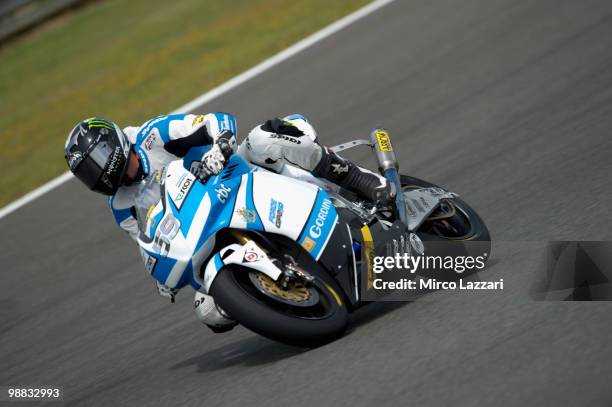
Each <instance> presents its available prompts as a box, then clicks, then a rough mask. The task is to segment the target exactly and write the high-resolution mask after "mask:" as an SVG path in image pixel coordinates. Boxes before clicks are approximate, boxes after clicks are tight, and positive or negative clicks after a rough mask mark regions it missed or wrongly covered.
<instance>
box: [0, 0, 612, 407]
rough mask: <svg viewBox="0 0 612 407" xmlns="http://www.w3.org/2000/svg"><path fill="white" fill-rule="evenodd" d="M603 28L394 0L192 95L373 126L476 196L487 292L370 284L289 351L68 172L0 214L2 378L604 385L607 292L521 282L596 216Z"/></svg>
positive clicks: (604, 209) (520, 392) (547, 389)
mask: <svg viewBox="0 0 612 407" xmlns="http://www.w3.org/2000/svg"><path fill="white" fill-rule="evenodd" d="M611 49H612V2H610V1H609V0H601V1H594V0H585V1H580V2H579V1H574V0H529V1H512V0H466V1H463V2H456V1H450V0H446V1H444V0H441V1H425V0H422V1H416V0H411V1H396V2H394V3H391V4H390V5H388V6H385V7H384V8H382V9H381V10H379V11H377V12H375V13H374V14H372V15H370V16H368V17H366V18H364V19H362V20H360V21H358V22H357V23H355V24H353V25H351V26H350V27H348V28H346V29H344V30H342V31H341V32H339V33H337V34H335V35H333V36H332V37H330V38H328V39H326V40H324V41H322V42H321V43H318V44H317V45H315V46H313V47H311V48H309V49H307V50H306V51H305V52H302V53H300V54H299V55H297V56H295V57H293V58H291V59H290V60H288V61H286V62H284V63H282V64H280V65H278V66H276V67H274V68H273V69H270V70H269V71H267V72H265V73H264V74H262V75H260V76H258V77H256V78H255V79H253V80H251V81H249V82H247V83H246V84H244V85H242V86H240V87H239V88H237V89H235V90H233V91H231V92H229V93H227V94H225V95H224V96H222V97H220V98H218V99H216V100H214V101H213V102H211V103H209V104H207V105H206V106H203V107H202V108H201V109H198V111H199V112H205V111H212V110H225V111H230V112H233V113H235V114H236V115H237V116H238V118H239V121H238V124H239V127H240V135H241V138H242V137H244V136H245V135H246V133H247V132H248V129H249V128H250V127H252V126H253V125H254V124H256V123H257V122H258V121H262V120H264V119H266V118H270V117H273V116H276V115H285V114H289V113H294V112H301V113H303V114H305V115H306V116H308V117H309V118H310V119H311V121H312V122H313V124H314V125H315V128H317V129H318V131H319V135H320V138H321V140H322V142H323V143H326V144H329V145H334V144H337V143H339V142H341V141H345V140H347V139H352V138H357V137H363V136H365V135H367V134H368V132H369V131H370V129H371V128H372V127H374V126H375V125H380V124H382V125H384V126H386V127H387V128H388V129H389V130H390V131H391V132H392V133H393V134H394V135H395V136H396V139H397V140H396V143H395V146H396V150H397V151H398V152H399V155H400V160H401V167H402V169H403V172H405V173H409V174H412V175H415V176H417V177H421V178H425V179H427V180H430V181H432V182H435V183H438V184H441V185H443V186H446V187H448V188H450V189H451V190H453V191H456V192H458V193H460V194H461V195H462V196H463V198H464V199H465V200H467V201H468V202H469V203H470V204H472V205H473V206H474V207H475V208H476V210H477V211H479V213H481V214H482V217H483V218H484V219H485V221H486V222H487V224H488V225H489V227H490V229H491V233H492V235H493V237H494V239H495V240H496V241H497V243H496V244H495V245H494V249H493V250H494V251H493V259H492V261H491V266H490V268H488V269H487V270H485V271H483V272H482V273H481V276H480V277H481V278H482V279H491V280H494V279H499V278H500V277H504V278H506V280H507V283H506V287H505V290H504V291H503V292H497V291H496V292H486V293H481V292H477V293H472V294H469V293H466V292H453V291H444V292H436V293H434V294H430V295H427V296H425V297H423V298H421V299H419V300H417V301H415V302H413V303H399V304H381V305H375V306H372V307H370V308H366V309H364V310H363V311H362V312H360V313H358V314H357V315H356V316H355V321H354V324H353V329H352V331H351V332H350V333H349V334H348V335H347V336H346V337H344V338H342V339H340V340H338V341H336V342H334V343H332V344H329V345H327V346H324V347H322V348H319V349H314V350H308V351H307V350H302V349H296V348H291V347H288V346H284V345H280V344H277V343H274V342H272V341H269V340H267V339H264V338H261V337H258V336H256V335H255V334H252V333H251V332H249V331H247V330H246V329H244V328H238V329H235V330H234V331H232V332H230V333H228V334H224V335H215V334H213V333H212V332H210V331H209V330H208V329H206V328H205V327H202V326H200V325H199V323H198V322H197V321H196V319H195V316H194V315H193V313H192V299H193V294H192V292H191V291H190V289H185V290H184V292H181V294H180V296H179V300H178V301H177V303H176V304H174V305H171V304H169V303H168V302H167V301H166V300H165V299H163V298H161V297H158V296H157V295H156V290H155V287H154V283H153V281H152V280H151V279H150V278H149V277H148V276H147V274H146V272H145V271H144V270H143V267H142V265H141V260H140V257H139V255H138V253H137V250H136V247H135V246H134V245H133V243H131V242H130V241H129V239H128V238H127V237H126V236H124V235H123V234H122V233H121V232H120V231H119V230H118V228H117V227H116V226H114V224H113V221H112V219H111V215H110V213H109V211H108V209H107V207H106V202H105V200H104V199H103V198H101V197H100V196H97V195H95V194H93V193H90V192H88V191H86V190H85V189H84V188H83V187H82V186H81V185H80V184H78V183H77V182H76V181H70V182H68V183H67V184H64V185H63V186H62V187H60V188H58V189H56V190H54V191H52V192H51V193H49V194H47V195H45V196H44V197H42V198H40V199H38V200H36V201H35V202H33V203H31V204H29V205H27V206H26V207H24V208H22V209H20V210H19V211H17V212H15V213H13V214H11V215H9V216H8V217H6V218H4V219H2V220H0V229H1V230H2V232H1V235H0V247H2V250H1V251H0V264H1V267H2V290H1V292H0V332H1V334H0V360H1V369H0V385H9V384H17V385H28V384H29V385H34V384H55V385H60V386H63V387H64V389H65V399H64V404H65V405H69V406H115V405H129V406H153V405H205V406H208V407H212V406H228V405H239V404H240V405H251V406H255V405H281V404H282V405H291V406H293V405H296V406H297V405H308V406H332V405H333V406H336V407H339V406H362V405H364V406H365V405H377V406H397V405H451V404H452V405H456V406H467V405H496V406H515V405H538V406H540V405H610V403H611V402H612V388H611V387H610V379H611V378H612V363H611V362H612V346H611V343H612V324H611V323H610V321H611V319H610V315H611V313H612V304H610V303H605V302H598V303H579V302H573V303H561V302H534V301H533V300H532V299H531V297H530V296H529V294H528V288H529V287H528V286H529V284H531V282H532V281H533V279H534V276H535V275H536V274H537V272H538V270H539V266H538V260H537V258H538V255H539V254H541V251H539V250H538V249H537V246H538V245H539V244H540V243H539V242H543V241H547V240H554V239H572V240H579V239H585V240H606V239H610V238H611V237H612V236H611V235H612V216H611V212H610V203H611V199H610V198H611V196H612V192H611V188H610V179H611V178H612V134H611V130H610V129H611V128H612V114H610V112H611V111H612V53H611V52H610V50H611ZM94 113H95V112H84V114H94ZM160 113H161V112H160ZM70 125H71V124H70V123H67V124H66V126H67V127H66V128H67V129H68V126H70ZM58 154H61V146H59V145H58ZM368 154H369V153H368V152H367V151H361V152H358V153H356V154H351V155H350V156H351V157H352V158H354V159H358V160H361V161H363V160H365V159H366V158H367V157H368ZM368 164H369V165H370V166H371V165H372V164H373V160H371V159H369V161H368ZM540 268H541V267H540Z"/></svg>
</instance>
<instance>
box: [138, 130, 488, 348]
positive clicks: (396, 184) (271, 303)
mask: <svg viewBox="0 0 612 407" xmlns="http://www.w3.org/2000/svg"><path fill="white" fill-rule="evenodd" d="M358 146H368V147H370V148H371V149H372V150H373V151H374V152H375V154H376V158H377V162H378V164H379V171H380V172H381V174H382V175H383V176H384V177H385V178H387V179H388V180H389V182H390V183H391V184H392V185H393V188H394V190H395V191H396V194H395V205H393V207H391V208H389V207H387V208H382V207H379V206H378V205H377V204H376V203H374V202H369V201H367V200H364V199H362V198H359V197H358V196H356V195H355V194H353V193H351V192H349V191H345V190H343V189H341V188H339V187H338V186H336V185H334V184H331V183H328V182H326V181H324V180H321V179H318V178H315V177H313V176H312V175H311V174H310V173H308V172H307V171H304V170H302V169H300V168H297V167H293V166H291V165H286V166H285V169H283V171H282V172H281V173H274V172H271V171H269V170H266V169H264V168H262V167H258V166H255V165H253V164H251V163H248V162H246V161H245V160H244V159H243V158H241V157H240V156H238V155H237V154H234V155H232V156H230V157H229V159H228V162H227V164H226V166H225V168H224V169H223V171H222V172H221V173H220V174H218V175H216V176H212V177H211V178H210V179H208V180H207V181H206V182H200V181H198V180H197V179H196V178H195V177H194V175H192V173H191V172H190V171H189V170H188V168H187V165H188V164H186V163H185V162H183V161H181V160H177V161H174V162H172V163H170V164H169V165H168V166H167V167H165V168H164V169H162V170H159V171H157V172H155V173H154V174H152V175H151V176H149V177H148V178H147V179H146V180H145V182H144V183H143V185H142V186H141V188H140V191H139V193H138V195H137V197H136V212H137V219H138V225H139V230H140V236H139V238H138V244H139V246H140V250H141V254H142V257H143V261H144V264H145V269H146V270H147V271H148V272H149V273H150V274H152V275H153V277H154V278H155V279H157V280H158V281H161V282H163V283H165V284H166V285H168V286H170V287H177V288H180V287H183V286H185V285H191V286H192V287H193V288H194V289H195V290H198V291H201V292H203V293H206V294H209V295H211V296H212V297H213V298H214V300H215V302H216V304H217V305H218V307H219V308H220V309H221V310H222V311H223V312H224V313H225V314H227V315H228V316H229V317H231V318H232V319H234V320H235V321H237V322H238V323H240V324H242V325H243V326H245V327H246V328H248V329H250V330H252V331H254V332H256V333H258V334H260V335H263V336H266V337H268V338H270V339H273V340H277V341H280V342H284V343H287V344H291V345H298V346H307V347H312V346H318V345H321V344H324V343H327V342H329V341H331V340H334V339H336V338H338V337H340V336H341V335H342V334H343V333H344V332H345V331H346V329H347V327H348V323H349V313H351V312H353V311H355V310H356V309H358V308H360V307H361V306H363V305H365V304H367V303H368V302H369V301H368V298H366V294H367V293H368V290H371V280H372V276H373V272H372V263H373V259H374V257H375V256H376V255H393V254H394V253H406V252H408V253H412V254H413V255H416V254H419V255H422V254H423V253H425V252H427V250H428V247H429V246H430V245H433V242H441V241H442V242H454V243H457V242H467V241H471V242H478V243H479V245H477V246H476V247H474V246H470V247H469V248H465V247H463V248H462V249H461V250H463V252H465V253H468V254H477V253H487V254H488V253H489V251H490V236H489V232H488V230H487V227H486V226H485V224H484V222H483V221H482V219H481V218H480V217H479V216H478V214H477V213H476V212H475V211H474V210H473V209H472V208H471V207H470V206H469V205H467V204H466V203H465V202H464V201H463V200H462V199H461V198H459V196H458V195H457V194H455V193H452V192H449V191H446V190H444V189H443V188H440V187H438V186H436V185H434V184H431V183H429V182H427V181H424V180H421V179H418V178H414V177H409V176H406V175H399V172H398V170H399V167H398V164H397V160H396V157H395V154H394V150H393V146H392V144H391V137H390V135H389V133H388V132H387V131H385V130H384V129H376V130H374V131H373V132H372V133H371V134H370V138H369V139H368V140H355V141H352V142H349V143H344V144H341V145H338V146H335V147H332V151H335V152H340V151H344V150H347V149H349V148H354V147H358ZM432 247H433V246H432Z"/></svg>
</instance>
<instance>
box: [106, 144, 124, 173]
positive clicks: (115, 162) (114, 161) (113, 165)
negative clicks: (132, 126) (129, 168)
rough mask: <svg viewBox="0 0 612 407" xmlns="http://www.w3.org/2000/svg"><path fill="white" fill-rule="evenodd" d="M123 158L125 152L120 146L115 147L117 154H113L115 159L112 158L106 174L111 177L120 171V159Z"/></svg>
mask: <svg viewBox="0 0 612 407" xmlns="http://www.w3.org/2000/svg"><path fill="white" fill-rule="evenodd" d="M121 157H123V151H122V150H121V147H120V146H117V147H115V152H114V153H113V157H112V158H111V161H110V163H109V164H108V167H107V169H106V173H107V174H109V175H112V174H115V173H116V172H117V170H118V169H119V168H118V167H119V158H121Z"/></svg>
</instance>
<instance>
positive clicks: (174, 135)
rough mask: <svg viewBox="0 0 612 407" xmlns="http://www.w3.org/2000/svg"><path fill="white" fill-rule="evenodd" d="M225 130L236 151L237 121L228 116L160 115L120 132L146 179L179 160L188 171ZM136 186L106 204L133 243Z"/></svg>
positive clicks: (135, 224) (136, 229)
mask: <svg viewBox="0 0 612 407" xmlns="http://www.w3.org/2000/svg"><path fill="white" fill-rule="evenodd" d="M224 130H230V131H231V132H232V133H233V134H234V137H232V140H231V141H230V142H231V144H232V147H233V148H234V151H235V150H236V133H237V127H236V119H235V118H234V116H232V115H230V114H228V113H221V112H215V113H209V114H206V115H194V114H173V115H166V116H159V117H156V118H154V119H151V120H149V121H147V122H145V123H144V124H143V125H142V126H140V127H126V128H125V129H123V131H124V133H125V134H126V136H127V137H128V139H129V141H130V143H131V144H132V145H133V146H134V151H135V152H136V153H137V154H138V158H139V159H140V164H141V170H142V172H143V173H144V175H145V176H147V175H149V174H150V173H152V172H154V171H156V170H158V169H160V168H162V167H164V166H166V165H168V164H169V163H170V162H171V161H174V160H177V159H181V158H182V159H183V161H184V165H185V168H187V169H191V167H192V166H193V165H194V164H196V163H199V162H200V160H201V159H202V156H203V154H204V153H205V152H206V151H208V150H209V149H210V148H211V146H212V144H213V143H214V142H215V141H216V139H217V136H218V135H219V133H220V132H221V131H224ZM138 187H139V184H135V185H129V186H122V187H120V188H119V190H118V191H117V193H116V194H115V195H113V196H111V197H110V198H109V201H108V202H109V205H110V208H111V210H112V212H113V216H114V218H115V221H116V222H117V224H118V225H119V226H120V227H121V228H122V229H123V230H125V231H126V232H128V233H129V235H130V236H131V237H132V239H134V240H136V238H137V237H138V233H139V232H138V223H137V221H136V216H135V214H136V211H135V208H134V200H135V198H136V194H137V192H138Z"/></svg>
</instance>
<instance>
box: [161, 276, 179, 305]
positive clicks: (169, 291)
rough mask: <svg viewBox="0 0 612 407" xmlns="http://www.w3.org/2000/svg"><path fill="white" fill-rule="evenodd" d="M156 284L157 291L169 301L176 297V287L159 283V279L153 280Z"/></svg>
mask: <svg viewBox="0 0 612 407" xmlns="http://www.w3.org/2000/svg"><path fill="white" fill-rule="evenodd" d="M155 283H156V284H157V293H158V294H159V295H161V296H162V297H166V298H169V299H170V302H172V303H173V302H174V297H176V294H177V293H178V291H179V290H178V289H176V288H171V287H168V286H167V285H165V284H162V283H160V282H159V281H156V282H155Z"/></svg>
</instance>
